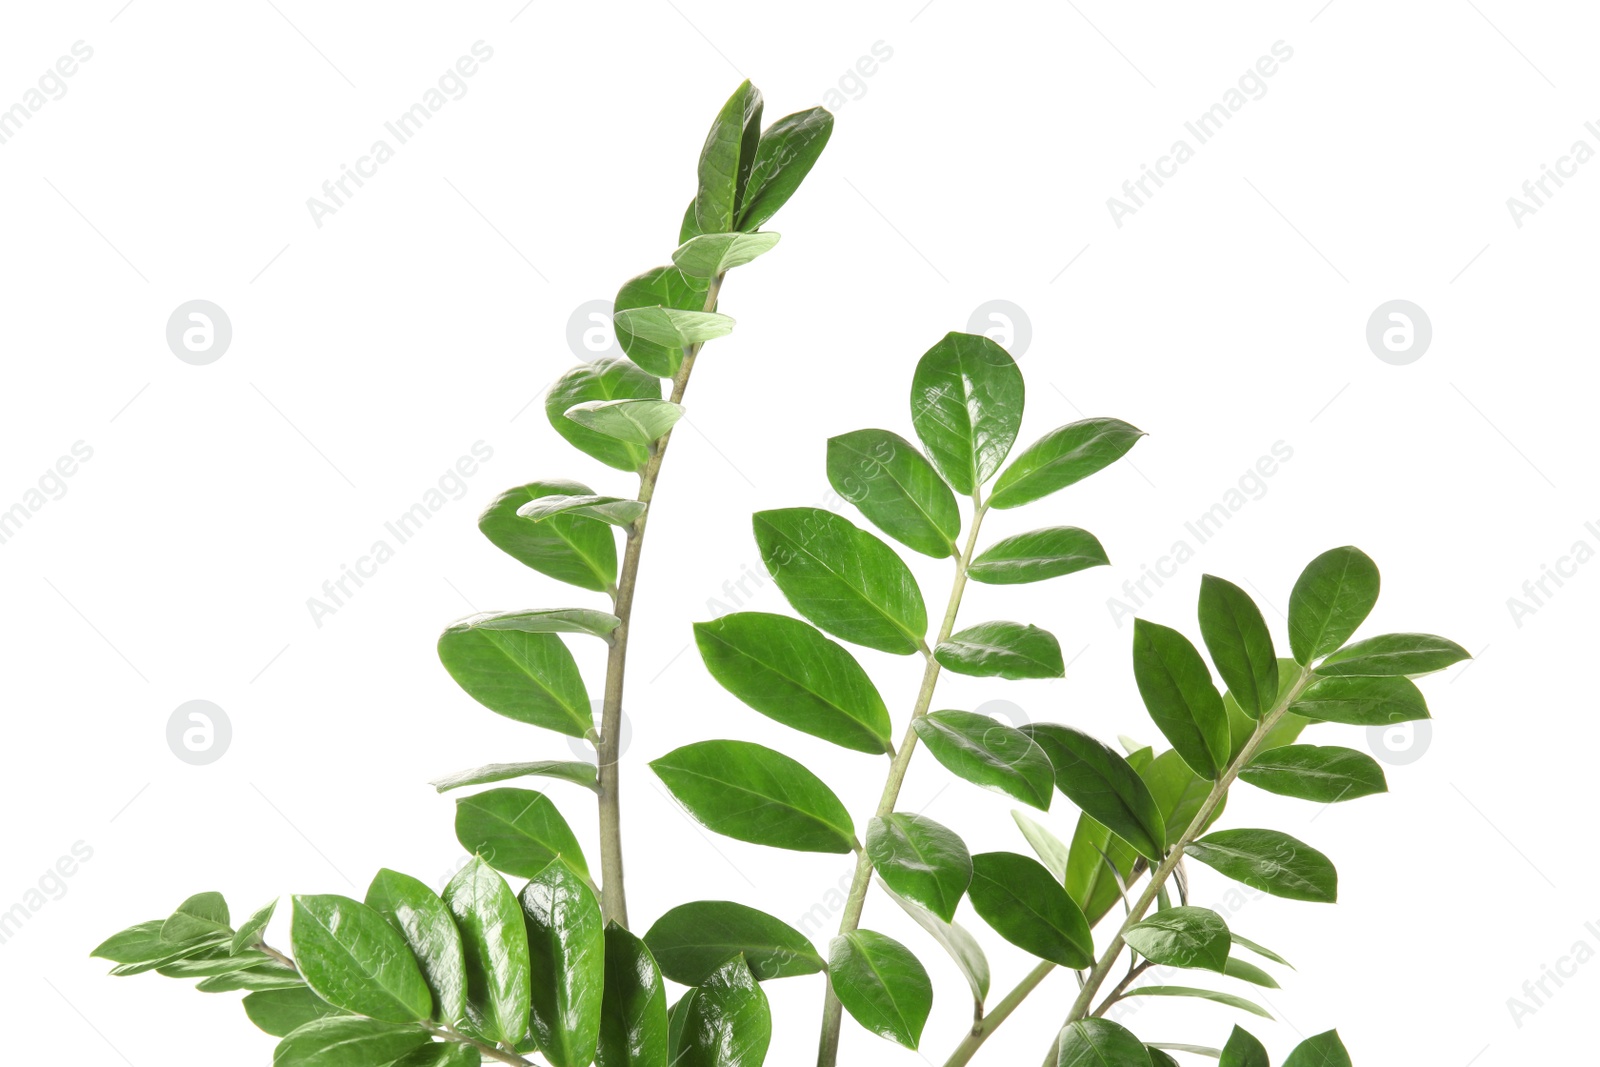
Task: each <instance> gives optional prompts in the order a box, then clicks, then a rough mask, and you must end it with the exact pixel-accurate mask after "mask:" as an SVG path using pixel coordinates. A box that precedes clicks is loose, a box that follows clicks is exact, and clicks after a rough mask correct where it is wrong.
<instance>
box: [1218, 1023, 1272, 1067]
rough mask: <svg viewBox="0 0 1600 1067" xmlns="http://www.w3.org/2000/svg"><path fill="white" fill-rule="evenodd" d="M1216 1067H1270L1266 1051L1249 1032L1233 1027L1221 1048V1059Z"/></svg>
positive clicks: (1270, 1061)
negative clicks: (1226, 1041)
mask: <svg viewBox="0 0 1600 1067" xmlns="http://www.w3.org/2000/svg"><path fill="white" fill-rule="evenodd" d="M1217 1067H1272V1060H1271V1058H1269V1057H1268V1056H1267V1049H1266V1046H1264V1045H1263V1044H1262V1043H1261V1042H1259V1041H1257V1040H1256V1039H1255V1035H1253V1034H1251V1033H1250V1032H1249V1031H1247V1030H1244V1029H1241V1028H1240V1027H1237V1026H1235V1027H1234V1028H1233V1033H1232V1034H1230V1035H1228V1043H1227V1044H1226V1045H1224V1046H1222V1058H1221V1060H1220V1061H1219V1062H1218V1064H1217Z"/></svg>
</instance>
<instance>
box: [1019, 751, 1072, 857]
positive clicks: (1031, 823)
mask: <svg viewBox="0 0 1600 1067" xmlns="http://www.w3.org/2000/svg"><path fill="white" fill-rule="evenodd" d="M1046 754H1047V755H1048V753H1046ZM1011 820H1012V821H1013V822H1015V823H1016V824H1017V829H1018V830H1021V831H1022V836H1023V838H1024V840H1026V841H1027V842H1028V847H1029V848H1031V849H1033V853H1034V855H1036V856H1038V857H1039V862H1040V863H1042V864H1044V869H1045V870H1047V871H1049V872H1050V873H1051V874H1052V875H1053V876H1055V880H1056V881H1058V882H1065V881H1066V879H1067V864H1068V863H1069V862H1070V861H1071V857H1072V852H1071V849H1070V848H1069V847H1068V845H1067V843H1066V842H1065V841H1063V840H1061V839H1060V838H1059V837H1057V836H1056V835H1055V834H1054V833H1052V832H1051V831H1050V829H1049V827H1047V826H1045V825H1044V824H1043V823H1041V822H1038V821H1036V820H1035V819H1034V818H1033V817H1032V816H1030V815H1028V814H1027V813H1026V812H1021V811H1018V810H1016V809H1015V808H1013V809H1012V810H1011Z"/></svg>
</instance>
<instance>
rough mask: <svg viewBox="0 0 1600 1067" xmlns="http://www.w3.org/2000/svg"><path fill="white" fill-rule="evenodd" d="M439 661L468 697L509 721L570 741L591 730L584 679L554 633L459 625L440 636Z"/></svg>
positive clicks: (562, 643) (592, 716)
mask: <svg viewBox="0 0 1600 1067" xmlns="http://www.w3.org/2000/svg"><path fill="white" fill-rule="evenodd" d="M439 661H440V662H441V663H443V664H444V668H445V670H447V671H449V672H450V676H451V677H452V678H454V679H455V680H456V684H457V685H459V686H461V688H462V689H465V690H466V691H467V695H468V696H470V697H472V699H474V700H476V701H477V702H478V703H480V704H482V705H483V706H484V707H486V708H488V709H489V710H490V711H493V712H496V713H498V714H500V715H504V716H505V717H506V718H508V719H515V720H517V721H518V722H525V723H528V724H529V725H531V726H541V727H543V728H544V729H546V730H554V731H556V732H557V733H562V734H566V735H567V736H569V737H584V736H586V735H587V734H588V733H589V731H590V730H592V729H594V713H593V712H592V711H591V710H590V706H589V693H588V691H587V690H586V689H585V688H584V685H583V676H582V675H581V674H579V673H578V664H577V661H576V660H574V659H573V658H572V653H571V652H569V651H568V650H567V646H566V643H565V642H564V641H562V639H561V638H560V637H559V636H558V635H556V634H551V633H527V632H525V631H523V630H497V629H492V628H489V627H478V626H472V625H467V624H462V623H458V624H456V625H455V626H452V627H450V628H449V629H447V630H446V631H445V632H444V633H442V634H440V635H439Z"/></svg>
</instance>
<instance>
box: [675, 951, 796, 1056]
mask: <svg viewBox="0 0 1600 1067" xmlns="http://www.w3.org/2000/svg"><path fill="white" fill-rule="evenodd" d="M692 995H693V998H694V999H693V1000H689V998H688V997H685V998H684V999H685V1000H688V1001H689V1002H688V1004H687V1005H686V1006H685V1008H684V1011H683V1015H682V1023H681V1028H680V1032H679V1034H678V1039H677V1042H676V1043H675V1044H674V1046H673V1060H672V1067H761V1064H762V1063H763V1062H764V1061H765V1060H766V1057H767V1046H768V1045H770V1044H771V1042H772V1009H771V1008H770V1007H769V1006H768V1004H767V995H766V994H765V993H763V992H762V991H761V986H760V984H759V983H757V982H756V979H755V976H754V975H753V974H751V973H750V968H749V967H747V966H745V962H744V960H743V959H741V958H739V957H737V956H736V957H734V958H733V959H731V960H728V961H727V962H725V963H724V964H723V965H722V966H721V967H720V968H719V969H718V970H717V971H716V973H714V974H712V975H711V976H710V977H709V978H707V979H706V980H705V981H704V982H702V983H701V984H700V987H699V988H698V989H696V990H694V991H693V993H692Z"/></svg>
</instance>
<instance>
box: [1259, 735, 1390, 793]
mask: <svg viewBox="0 0 1600 1067" xmlns="http://www.w3.org/2000/svg"><path fill="white" fill-rule="evenodd" d="M1239 777H1240V778H1242V779H1244V780H1245V781H1247V782H1249V783H1250V784H1251V785H1253V786H1255V787H1256V788H1258V789H1265V790H1266V791H1267V792H1269V793H1277V794H1278V795H1279V796H1285V797H1297V798H1299V799H1300V800H1313V801H1316V802H1318V803H1320V804H1332V803H1333V802H1335V801H1339V800H1354V799H1356V798H1357V797H1365V796H1371V795H1372V794H1374V793H1384V792H1387V791H1388V789H1389V785H1388V782H1387V781H1386V780H1385V779H1384V776H1383V768H1382V767H1380V766H1378V764H1377V761H1375V760H1374V759H1373V758H1372V757H1371V756H1369V755H1367V754H1366V753H1365V752H1357V751H1356V750H1355V749H1351V748H1340V747H1338V746H1337V745H1286V746H1284V747H1282V748H1275V749H1271V750H1270V751H1267V752H1262V753H1261V754H1259V755H1257V756H1256V757H1255V758H1254V759H1252V760H1251V761H1250V765H1249V766H1248V767H1246V768H1245V769H1244V770H1243V771H1241V772H1239Z"/></svg>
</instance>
